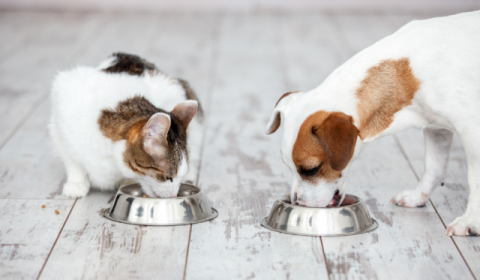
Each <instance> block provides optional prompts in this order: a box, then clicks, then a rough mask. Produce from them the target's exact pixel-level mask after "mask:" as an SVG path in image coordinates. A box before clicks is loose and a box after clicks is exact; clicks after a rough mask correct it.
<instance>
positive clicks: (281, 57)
mask: <svg viewBox="0 0 480 280" xmlns="http://www.w3.org/2000/svg"><path fill="white" fill-rule="evenodd" d="M279 17H280V18H279V19H278V20H279V21H280V22H279V23H278V25H277V26H278V29H279V30H278V31H277V32H274V34H273V36H274V41H275V45H276V46H277V47H276V49H277V54H278V61H279V62H280V73H282V78H283V83H284V86H285V90H286V91H290V90H293V89H292V83H291V81H290V79H289V78H288V74H287V68H288V62H287V61H286V57H287V55H285V53H286V52H285V45H284V44H283V40H282V39H283V36H282V35H283V28H282V27H283V16H282V15H280V16H279ZM273 20H274V19H272V21H273ZM271 24H274V23H273V22H271Z"/></svg>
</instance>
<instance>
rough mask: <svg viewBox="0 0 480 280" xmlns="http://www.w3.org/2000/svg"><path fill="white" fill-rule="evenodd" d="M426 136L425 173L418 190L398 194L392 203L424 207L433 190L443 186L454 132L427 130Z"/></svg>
mask: <svg viewBox="0 0 480 280" xmlns="http://www.w3.org/2000/svg"><path fill="white" fill-rule="evenodd" d="M423 134H424V135H425V172H424V173H423V177H422V179H421V180H420V183H419V184H418V186H417V188H416V189H413V190H405V191H403V192H401V193H399V194H397V195H396V196H395V197H394V198H392V200H391V201H390V203H396V204H397V205H400V206H405V207H422V206H425V203H426V201H427V199H428V196H429V195H430V194H431V193H432V192H433V190H434V189H435V188H436V187H437V186H439V185H442V184H443V181H444V178H445V171H446V170H447V164H448V156H449V155H450V146H451V144H452V139H453V132H451V131H450V130H446V129H433V128H426V129H424V130H423Z"/></svg>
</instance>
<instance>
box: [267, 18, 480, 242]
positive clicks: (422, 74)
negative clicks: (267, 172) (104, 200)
mask: <svg viewBox="0 0 480 280" xmlns="http://www.w3.org/2000/svg"><path fill="white" fill-rule="evenodd" d="M281 123H283V127H284V131H283V140H282V141H283V142H282V147H281V153H282V159H283V162H284V163H285V164H286V165H287V166H288V167H289V169H290V170H291V171H292V173H293V182H292V186H291V192H290V194H289V195H290V199H291V201H292V203H294V204H298V205H303V206H308V207H328V206H338V205H340V204H341V202H342V200H343V199H344V196H345V177H346V175H347V174H348V171H349V169H350V167H351V162H352V160H353V159H354V158H355V157H357V156H358V155H359V153H360V152H361V151H362V149H363V148H364V147H365V145H366V144H367V143H369V142H371V141H373V140H375V139H377V138H380V137H383V136H386V135H391V134H393V133H395V132H397V131H399V130H402V129H405V128H408V127H417V128H422V129H423V130H424V134H425V145H426V153H425V173H424V174H423V178H422V179H421V181H420V183H419V184H418V186H417V188H416V189H411V190H405V191H403V192H401V193H399V194H397V195H396V196H395V197H394V198H393V199H392V201H391V203H396V204H397V205H400V206H405V207H419V206H424V205H425V203H426V201H427V199H428V197H429V195H430V194H431V193H432V191H433V190H434V189H435V187H437V186H439V185H441V184H443V180H444V176H445V171H446V168H447V164H448V157H449V153H450V147H451V143H452V138H453V133H454V132H457V133H458V134H459V135H460V137H461V139H462V141H463V145H464V148H465V151H466V154H467V162H468V183H469V187H470V195H469V199H468V206H467V210H466V212H465V213H464V214H463V215H462V216H460V217H458V218H456V219H455V220H454V221H453V222H452V223H450V224H449V226H448V227H447V229H446V231H445V233H446V234H448V235H449V236H450V235H477V233H478V232H479V230H480V219H479V218H478V217H479V216H480V148H479V143H478V141H479V140H480V11H476V12H469V13H462V14H458V15H453V16H448V17H440V18H433V19H428V20H421V21H412V22H410V23H408V24H407V25H405V26H404V27H402V28H400V29H399V30H398V31H397V32H395V33H394V34H393V35H391V36H388V37H386V38H384V39H382V40H380V41H379V42H377V43H375V44H374V45H372V46H370V47H368V48H367V49H365V50H363V51H361V52H359V53H358V54H356V55H355V56H353V57H352V58H351V59H350V60H348V61H347V62H346V63H344V64H343V65H341V66H340V67H338V68H337V69H336V70H334V71H333V72H332V73H331V74H330V75H329V77H327V78H326V79H325V81H324V82H323V83H322V84H321V85H320V86H318V87H317V88H315V89H313V90H310V91H308V92H289V93H286V94H284V95H282V96H281V98H280V99H279V100H278V101H277V103H276V105H275V109H274V110H273V113H272V115H271V117H270V120H269V122H268V124H267V128H266V133H267V134H272V133H274V132H275V131H276V130H277V129H278V128H279V127H280V124H281Z"/></svg>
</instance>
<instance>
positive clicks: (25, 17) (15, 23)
mask: <svg viewBox="0 0 480 280" xmlns="http://www.w3.org/2000/svg"><path fill="white" fill-rule="evenodd" d="M44 16H45V14H41V13H40V14H39V13H28V12H27V13H25V12H24V13H18V12H17V13H12V12H0V41H1V42H2V44H0V62H1V61H2V60H3V59H5V58H6V57H8V55H11V54H12V53H13V52H15V51H16V50H18V47H19V46H20V45H21V44H24V43H25V42H27V41H28V40H29V39H30V38H31V37H32V35H33V34H35V33H36V32H38V31H39V28H40V27H41V25H39V24H35V23H36V22H37V21H38V20H39V19H40V18H42V17H44Z"/></svg>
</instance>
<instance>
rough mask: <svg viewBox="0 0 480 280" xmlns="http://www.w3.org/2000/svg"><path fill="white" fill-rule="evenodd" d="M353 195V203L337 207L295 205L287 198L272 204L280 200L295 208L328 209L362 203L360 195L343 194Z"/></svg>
mask: <svg viewBox="0 0 480 280" xmlns="http://www.w3.org/2000/svg"><path fill="white" fill-rule="evenodd" d="M347 195H348V196H353V197H354V198H355V199H356V200H357V202H355V203H353V204H348V205H341V206H337V207H309V206H302V205H295V204H292V203H291V202H290V201H287V200H283V199H276V200H275V202H274V203H273V204H275V203H276V202H277V201H278V202H280V203H281V204H287V205H290V206H291V207H295V208H307V209H319V210H320V209H324V210H330V209H339V208H340V209H341V208H348V207H352V206H355V205H359V204H362V203H363V199H361V198H360V197H358V196H356V195H354V194H345V196H347Z"/></svg>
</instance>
